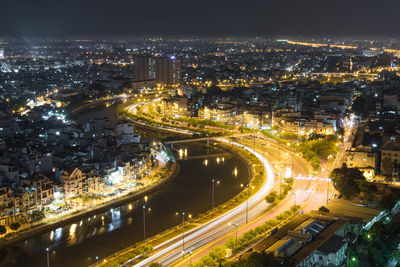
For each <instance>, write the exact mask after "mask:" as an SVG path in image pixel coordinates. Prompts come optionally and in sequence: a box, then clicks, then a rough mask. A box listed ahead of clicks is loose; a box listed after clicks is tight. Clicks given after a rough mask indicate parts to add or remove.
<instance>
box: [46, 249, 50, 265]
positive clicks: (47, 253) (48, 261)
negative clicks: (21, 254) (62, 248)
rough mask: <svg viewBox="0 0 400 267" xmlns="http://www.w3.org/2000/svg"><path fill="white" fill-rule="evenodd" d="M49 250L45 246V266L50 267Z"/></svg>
mask: <svg viewBox="0 0 400 267" xmlns="http://www.w3.org/2000/svg"><path fill="white" fill-rule="evenodd" d="M49 252H50V249H49V248H46V255H47V267H50V259H49Z"/></svg>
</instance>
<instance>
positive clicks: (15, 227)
mask: <svg viewBox="0 0 400 267" xmlns="http://www.w3.org/2000/svg"><path fill="white" fill-rule="evenodd" d="M20 226H21V225H20V224H19V223H17V222H16V223H12V224H11V225H10V228H11V230H14V231H17V230H18V229H19V227H20Z"/></svg>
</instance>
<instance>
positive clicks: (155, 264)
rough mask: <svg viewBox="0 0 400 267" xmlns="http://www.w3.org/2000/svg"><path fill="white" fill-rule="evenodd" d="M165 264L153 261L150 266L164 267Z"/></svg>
mask: <svg viewBox="0 0 400 267" xmlns="http://www.w3.org/2000/svg"><path fill="white" fill-rule="evenodd" d="M162 266H163V265H162V264H161V263H158V262H153V263H152V264H150V267H162Z"/></svg>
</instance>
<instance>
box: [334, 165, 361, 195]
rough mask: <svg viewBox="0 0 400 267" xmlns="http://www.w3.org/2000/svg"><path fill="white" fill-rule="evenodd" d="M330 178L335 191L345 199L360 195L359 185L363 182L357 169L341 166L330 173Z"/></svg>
mask: <svg viewBox="0 0 400 267" xmlns="http://www.w3.org/2000/svg"><path fill="white" fill-rule="evenodd" d="M330 176H331V178H332V180H333V184H334V186H335V189H336V190H338V191H339V192H340V193H341V194H342V195H343V196H344V197H345V198H346V199H350V198H351V197H353V196H355V195H358V194H359V193H360V186H359V185H360V183H361V182H363V181H364V180H365V178H364V176H363V174H362V172H361V171H360V170H359V169H357V168H347V166H346V164H343V165H342V167H341V168H337V169H334V170H333V171H332V172H331V175H330Z"/></svg>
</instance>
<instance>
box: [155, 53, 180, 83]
mask: <svg viewBox="0 0 400 267" xmlns="http://www.w3.org/2000/svg"><path fill="white" fill-rule="evenodd" d="M181 76H182V62H181V60H180V59H177V58H175V56H168V57H160V58H157V59H156V81H157V82H158V83H163V84H174V83H179V82H180V81H181Z"/></svg>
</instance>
